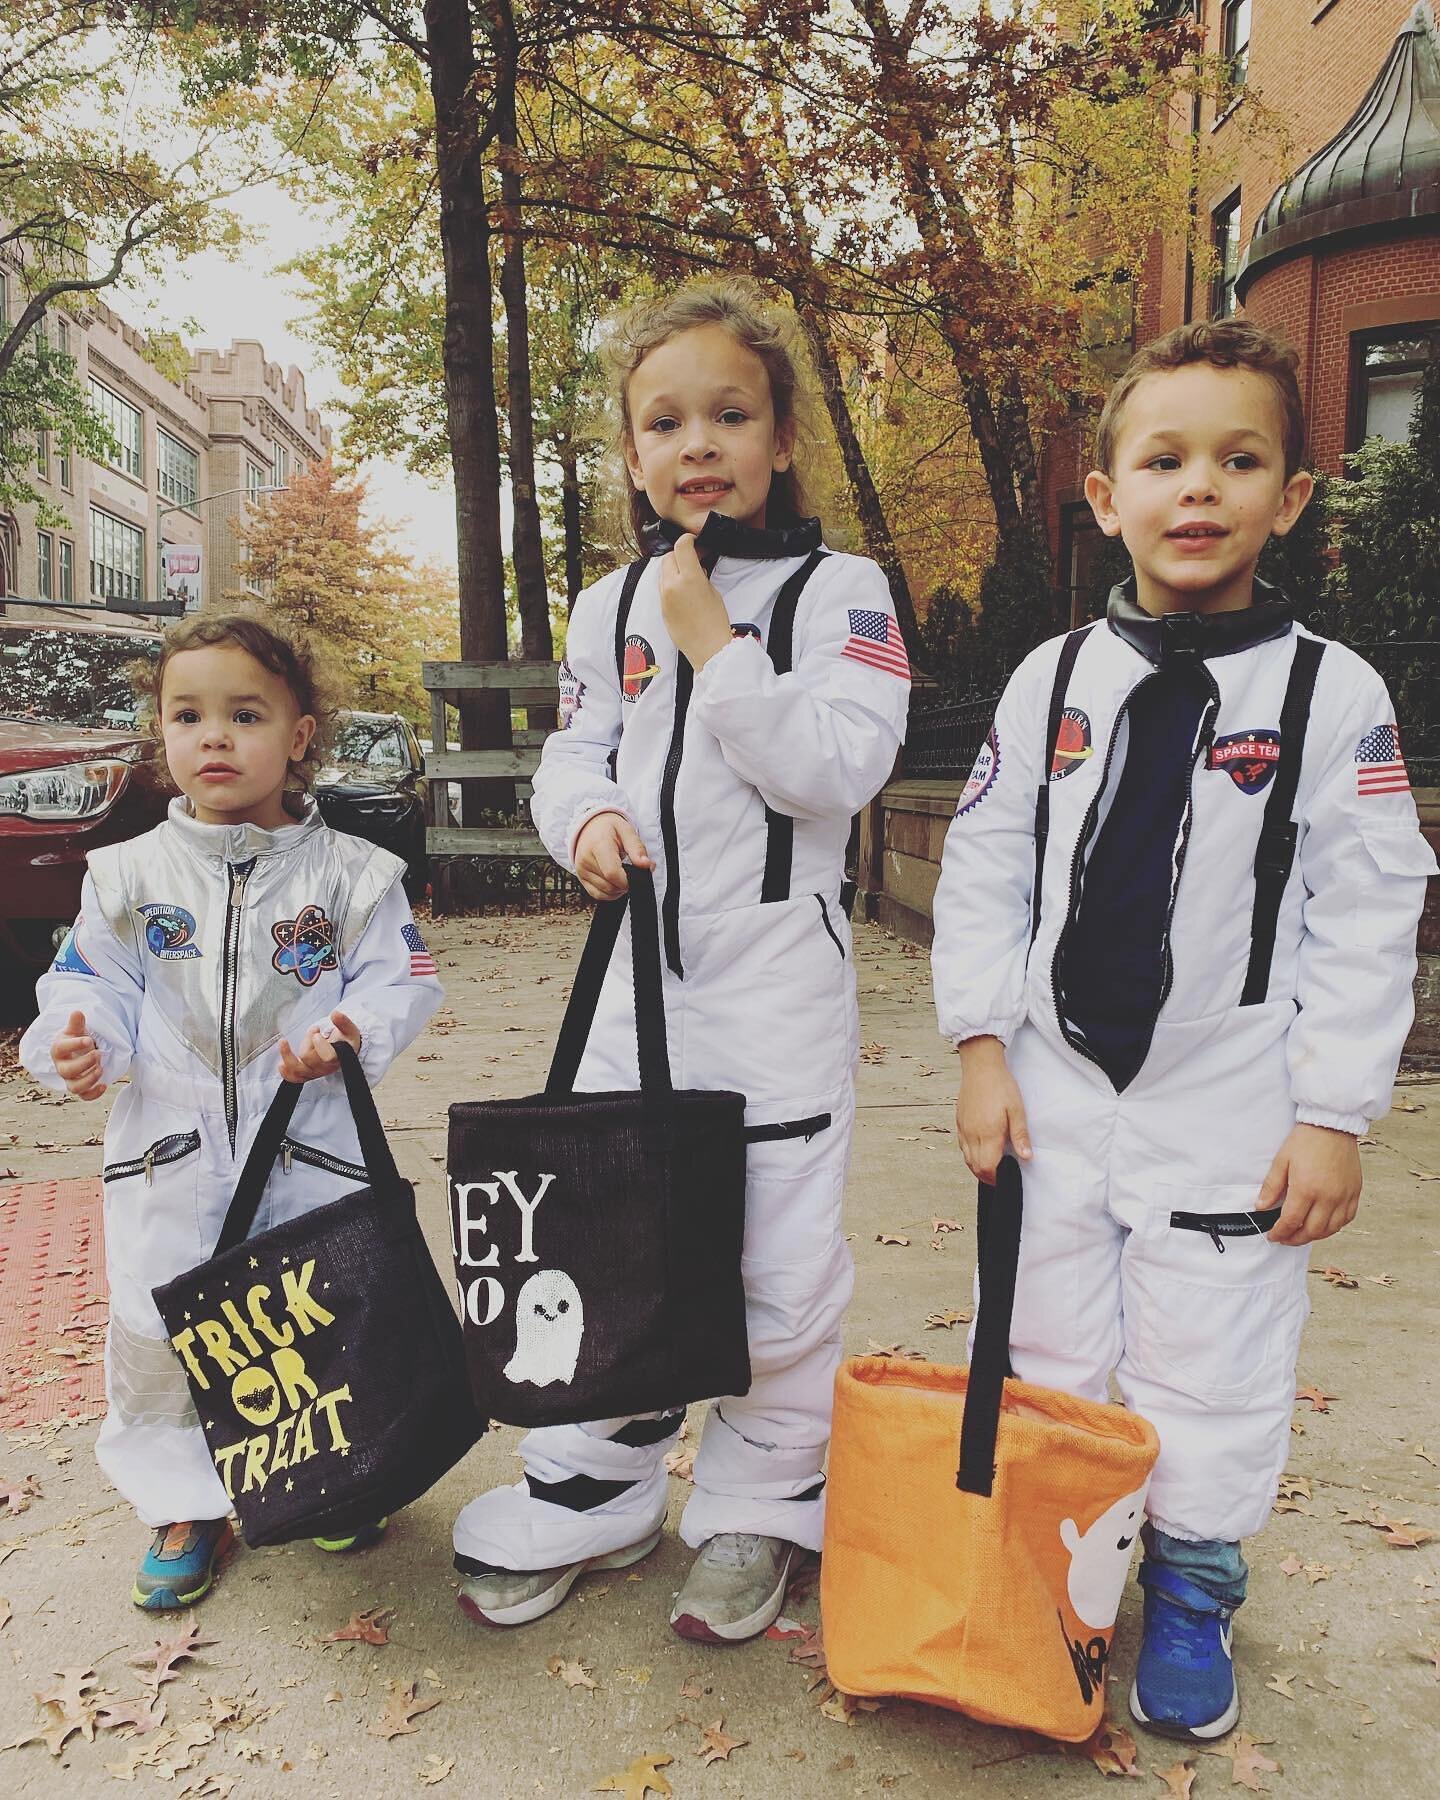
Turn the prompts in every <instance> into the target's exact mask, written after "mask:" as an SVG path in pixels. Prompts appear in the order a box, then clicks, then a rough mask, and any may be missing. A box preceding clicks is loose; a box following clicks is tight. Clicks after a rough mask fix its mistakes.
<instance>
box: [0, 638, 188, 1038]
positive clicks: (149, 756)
mask: <svg viewBox="0 0 1440 1800" xmlns="http://www.w3.org/2000/svg"><path fill="white" fill-rule="evenodd" d="M159 649H160V634H159V633H158V632H155V631H151V630H149V629H147V628H146V627H144V626H137V625H129V624H127V625H123V626H122V625H119V624H117V623H115V622H114V621H111V620H108V619H95V620H93V621H92V620H86V621H83V622H82V621H79V620H77V621H73V622H72V621H70V620H66V621H64V622H63V623H56V624H46V623H39V622H32V621H30V620H19V619H0V966H3V968H4V970H5V971H6V975H7V978H6V979H5V981H4V987H5V989H6V995H5V998H6V1000H7V1001H8V1002H10V1003H11V1004H12V1005H13V1004H14V1003H15V1002H19V1003H20V1004H21V1005H22V1006H23V1005H24V1004H25V1003H26V1002H28V1001H30V999H31V991H30V990H31V989H32V988H33V985H34V981H35V977H36V976H37V975H38V974H39V973H40V972H41V970H42V969H44V967H45V966H46V964H47V963H48V962H49V961H50V959H51V957H52V956H53V954H54V951H55V946H56V944H57V943H58V942H59V939H60V938H61V937H62V936H63V935H64V932H65V930H66V929H67V928H68V927H69V926H70V925H71V924H72V923H73V921H74V919H75V915H76V913H78V912H79V910H80V883H81V880H82V878H83V876H84V873H85V853H86V852H87V851H88V850H93V849H95V848H97V846H99V845H101V844H113V843H118V842H119V841H120V840H121V839H122V838H131V837H136V836H138V835H139V834H140V833H141V832H142V831H148V830H149V829H150V827H151V826H152V825H154V824H157V823H158V822H159V820H160V819H161V818H163V817H164V814H165V808H166V806H167V804H168V803H169V792H168V790H167V788H166V783H165V776H164V764H163V762H162V761H161V758H160V753H159V745H158V744H157V743H156V742H155V741H154V740H153V739H152V738H151V737H149V736H148V735H147V733H146V732H145V730H144V728H143V727H142V726H141V724H140V723H139V720H138V718H137V716H136V703H135V692H134V688H133V686H132V683H131V674H130V671H131V669H132V667H133V666H134V664H135V663H136V662H137V661H139V660H141V659H142V658H149V659H151V660H153V659H154V657H155V656H156V655H157V654H158V653H159ZM16 972H18V973H19V976H20V980H19V983H18V984H17V983H16V982H15V979H14V977H15V974H16ZM17 988H18V991H17Z"/></svg>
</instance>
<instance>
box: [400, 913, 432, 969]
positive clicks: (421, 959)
mask: <svg viewBox="0 0 1440 1800" xmlns="http://www.w3.org/2000/svg"><path fill="white" fill-rule="evenodd" d="M400 936H401V937H402V938H403V940H404V942H405V948H406V949H407V950H408V951H409V952H410V977H411V979H412V980H414V978H415V977H416V976H417V975H433V974H434V973H435V958H434V957H433V956H432V955H431V954H430V952H429V951H428V950H427V949H426V948H425V940H424V938H422V937H421V935H420V927H419V926H418V925H416V924H414V923H413V922H412V923H411V924H409V925H406V926H404V927H403V928H402V929H401V932H400Z"/></svg>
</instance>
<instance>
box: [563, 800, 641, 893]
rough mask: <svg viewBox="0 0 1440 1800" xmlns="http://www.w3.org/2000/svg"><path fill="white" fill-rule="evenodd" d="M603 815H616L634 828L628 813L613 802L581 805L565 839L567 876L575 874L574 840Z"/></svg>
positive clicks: (633, 822)
mask: <svg viewBox="0 0 1440 1800" xmlns="http://www.w3.org/2000/svg"><path fill="white" fill-rule="evenodd" d="M604 813H616V814H618V815H619V817H620V818H622V819H624V820H625V822H626V824H628V825H629V826H631V827H632V829H633V828H634V826H635V821H634V820H633V819H632V818H631V817H630V815H629V813H628V812H626V810H625V808H624V807H623V806H617V805H616V804H615V802H614V801H613V800H607V801H605V802H604V803H603V804H600V805H597V804H595V803H594V802H589V803H587V804H585V805H583V806H582V807H581V808H580V810H579V811H578V812H577V813H576V814H575V817H574V819H573V820H572V821H571V824H570V831H569V835H568V836H567V837H566V839H565V861H564V867H565V869H566V871H567V872H568V873H569V874H571V875H573V874H574V873H575V841H576V839H577V838H578V837H579V836H580V833H581V832H582V831H583V830H584V829H585V827H586V826H587V825H588V824H589V823H590V821H591V820H592V819H598V818H600V817H601V816H602V814H604Z"/></svg>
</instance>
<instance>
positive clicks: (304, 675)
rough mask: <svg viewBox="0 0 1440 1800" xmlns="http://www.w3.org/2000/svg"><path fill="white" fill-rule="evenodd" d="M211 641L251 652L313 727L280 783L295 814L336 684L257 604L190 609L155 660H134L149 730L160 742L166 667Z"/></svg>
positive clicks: (321, 744)
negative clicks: (302, 750) (302, 751)
mask: <svg viewBox="0 0 1440 1800" xmlns="http://www.w3.org/2000/svg"><path fill="white" fill-rule="evenodd" d="M215 644H234V645H235V646H236V648H237V649H240V650H244V651H245V652H246V654H247V655H250V656H253V657H254V658H255V660H256V662H258V663H259V664H260V666H261V667H262V668H265V669H268V670H269V671H270V673H271V674H272V675H278V676H279V677H280V679H281V681H283V682H284V683H285V685H286V687H287V688H289V690H290V692H291V694H292V695H293V696H294V699H295V704H296V706H298V707H299V709H300V712H301V715H302V716H303V715H304V714H306V713H309V714H310V716H311V717H312V718H313V719H314V720H315V730H314V732H313V734H312V735H311V738H310V742H309V743H308V744H307V745H306V746H305V754H304V755H303V756H300V757H292V759H291V762H290V769H289V773H288V775H287V776H286V781H285V796H284V804H285V807H286V810H287V811H288V812H291V813H295V814H297V815H298V814H299V813H300V811H301V810H302V802H303V799H304V797H305V795H307V794H308V793H309V792H310V787H311V784H312V783H313V781H314V779H315V776H316V775H317V773H318V772H319V770H320V769H321V767H322V766H323V764H324V760H325V751H326V749H327V748H328V746H329V743H330V738H331V734H332V732H333V730H334V726H335V719H336V715H337V713H338V712H339V711H340V709H341V704H342V703H341V700H340V695H339V689H338V684H337V682H336V678H335V675H334V673H333V672H332V670H331V668H330V666H329V664H328V663H327V661H326V659H325V657H324V656H323V655H322V654H321V653H320V652H319V651H317V649H316V648H315V646H314V645H313V644H312V643H311V642H310V641H309V640H308V639H307V638H305V637H304V636H302V635H301V634H300V633H299V632H297V631H296V630H294V629H293V627H291V626H289V625H287V624H284V623H282V622H281V621H280V620H279V619H277V618H276V617H275V615H274V614H273V613H268V612H265V611H264V610H263V609H262V608H260V607H258V606H254V607H235V608H231V609H228V610H226V611H225V612H199V613H192V614H190V615H188V616H187V617H186V618H183V619H181V620H180V621H179V622H178V624H175V625H172V626H171V628H170V629H169V631H167V632H166V633H165V641H164V643H163V644H162V645H161V647H160V654H159V656H158V657H156V659H155V661H154V662H146V663H142V664H138V665H137V666H136V668H135V671H134V679H135V688H136V692H137V693H138V695H139V697H140V701H141V705H142V708H143V711H144V715H145V721H146V724H147V726H148V728H149V730H150V732H151V734H152V735H153V736H154V737H156V738H158V739H159V740H160V742H161V743H162V744H163V742H164V731H163V728H162V722H161V696H162V694H163V692H164V685H165V670H166V668H167V667H168V666H169V663H170V660H171V658H172V657H175V656H178V655H179V654H180V653H181V651H183V650H201V649H206V648H208V647H210V646H212V645H215Z"/></svg>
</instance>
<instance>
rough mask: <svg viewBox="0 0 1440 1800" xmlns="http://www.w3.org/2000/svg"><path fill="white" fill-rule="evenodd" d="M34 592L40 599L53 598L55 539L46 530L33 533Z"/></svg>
mask: <svg viewBox="0 0 1440 1800" xmlns="http://www.w3.org/2000/svg"><path fill="white" fill-rule="evenodd" d="M35 592H36V593H37V594H38V595H39V596H40V598H41V599H42V600H53V599H54V598H55V540H54V539H53V538H52V537H51V536H50V533H49V532H48V531H37V532H36V534H35Z"/></svg>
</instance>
